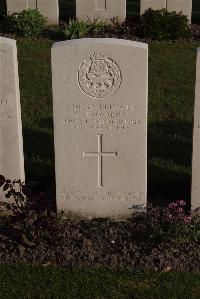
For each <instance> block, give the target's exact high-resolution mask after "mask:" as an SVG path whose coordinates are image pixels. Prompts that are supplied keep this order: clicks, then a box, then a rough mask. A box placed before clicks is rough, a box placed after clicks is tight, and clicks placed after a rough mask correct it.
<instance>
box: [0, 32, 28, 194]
mask: <svg viewBox="0 0 200 299" xmlns="http://www.w3.org/2000/svg"><path fill="white" fill-rule="evenodd" d="M0 174H2V175H4V176H5V177H6V178H9V179H21V180H22V181H23V180H24V157H23V144H22V124H21V108H20V94H19V79H18V64H17V48H16V41H15V40H11V39H8V38H3V37H0ZM1 199H2V194H0V200H1Z"/></svg>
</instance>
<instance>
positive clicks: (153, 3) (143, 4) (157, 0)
mask: <svg viewBox="0 0 200 299" xmlns="http://www.w3.org/2000/svg"><path fill="white" fill-rule="evenodd" d="M166 1H167V0H140V14H141V15H142V14H143V13H144V12H145V11H146V10H147V9H149V8H152V9H154V10H160V9H163V8H165V9H166V6H167V4H166Z"/></svg>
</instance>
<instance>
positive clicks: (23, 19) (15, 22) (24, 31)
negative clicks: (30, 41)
mask: <svg viewBox="0 0 200 299" xmlns="http://www.w3.org/2000/svg"><path fill="white" fill-rule="evenodd" d="M46 23H47V19H46V18H45V17H44V16H43V15H42V14H41V13H40V12H39V11H38V10H37V9H27V10H23V11H22V12H20V13H13V14H10V15H7V16H6V17H5V27H6V30H7V31H8V32H10V33H14V34H16V35H19V36H22V37H26V38H32V37H39V36H40V35H41V33H42V31H43V29H44V27H45V25H46Z"/></svg>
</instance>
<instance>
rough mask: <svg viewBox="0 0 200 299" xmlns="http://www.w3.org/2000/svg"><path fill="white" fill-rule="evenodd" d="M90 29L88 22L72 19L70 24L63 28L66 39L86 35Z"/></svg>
mask: <svg viewBox="0 0 200 299" xmlns="http://www.w3.org/2000/svg"><path fill="white" fill-rule="evenodd" d="M88 31H89V26H88V24H87V23H84V22H79V21H77V20H74V19H72V20H70V21H69V24H68V25H66V27H65V28H64V29H63V34H64V37H65V38H66V39H75V38H81V37H84V36H86V34H87V33H88Z"/></svg>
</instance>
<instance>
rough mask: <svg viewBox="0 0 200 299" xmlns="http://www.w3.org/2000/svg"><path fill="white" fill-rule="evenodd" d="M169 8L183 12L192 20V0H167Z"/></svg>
mask: <svg viewBox="0 0 200 299" xmlns="http://www.w3.org/2000/svg"><path fill="white" fill-rule="evenodd" d="M167 10H168V11H176V12H182V13H183V15H186V16H187V17H188V20H189V22H191V17H192V0H167Z"/></svg>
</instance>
